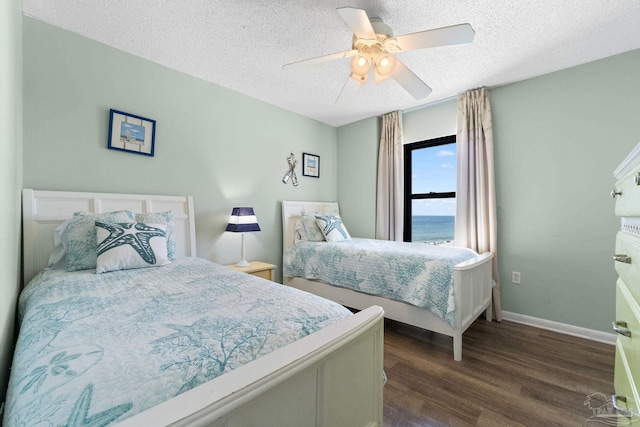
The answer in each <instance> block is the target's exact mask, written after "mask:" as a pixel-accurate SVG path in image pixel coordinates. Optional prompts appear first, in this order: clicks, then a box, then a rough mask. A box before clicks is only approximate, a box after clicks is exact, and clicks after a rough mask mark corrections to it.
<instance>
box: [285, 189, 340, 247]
mask: <svg viewBox="0 0 640 427" xmlns="http://www.w3.org/2000/svg"><path fill="white" fill-rule="evenodd" d="M303 212H304V213H320V214H331V213H333V214H339V213H340V212H339V210H338V203H336V202H292V201H290V200H283V201H282V250H283V251H284V250H286V249H288V248H290V247H291V246H293V245H294V243H295V235H296V220H297V219H299V218H300V215H302V213H303Z"/></svg>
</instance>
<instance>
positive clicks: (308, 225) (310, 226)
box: [300, 212, 325, 242]
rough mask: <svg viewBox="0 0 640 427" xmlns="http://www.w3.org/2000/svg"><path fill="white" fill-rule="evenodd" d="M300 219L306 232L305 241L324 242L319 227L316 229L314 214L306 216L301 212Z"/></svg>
mask: <svg viewBox="0 0 640 427" xmlns="http://www.w3.org/2000/svg"><path fill="white" fill-rule="evenodd" d="M300 219H301V220H302V225H303V226H304V229H305V231H306V232H307V236H306V237H307V240H309V241H311V242H324V240H325V238H324V234H322V231H321V230H320V227H318V223H317V221H316V215H315V214H306V213H304V212H303V213H302V215H301V216H300Z"/></svg>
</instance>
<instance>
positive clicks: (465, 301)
mask: <svg viewBox="0 0 640 427" xmlns="http://www.w3.org/2000/svg"><path fill="white" fill-rule="evenodd" d="M492 259H493V254H492V253H491V252H485V253H483V254H481V255H478V256H477V257H475V258H472V259H470V260H468V261H465V262H461V263H460V264H457V265H456V266H455V267H454V273H453V293H454V297H455V300H456V311H455V313H454V317H455V325H456V328H455V329H456V330H455V332H454V335H453V358H454V359H455V360H462V333H463V332H464V331H466V330H467V328H468V327H469V326H470V325H471V324H472V323H473V322H474V320H476V319H477V318H478V316H480V314H481V313H482V312H483V311H485V310H486V311H487V320H491V290H492V284H493V283H492V276H491V260H492Z"/></svg>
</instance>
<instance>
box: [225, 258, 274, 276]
mask: <svg viewBox="0 0 640 427" xmlns="http://www.w3.org/2000/svg"><path fill="white" fill-rule="evenodd" d="M227 267H229V268H233V269H234V270H238V271H241V272H243V273H247V274H251V275H252V276H256V277H261V278H263V279H267V280H271V281H273V280H274V278H275V277H274V270H275V268H276V266H275V265H273V264H269V263H266V262H262V261H251V262H250V263H249V265H248V266H246V267H240V266H237V265H235V264H229V265H227Z"/></svg>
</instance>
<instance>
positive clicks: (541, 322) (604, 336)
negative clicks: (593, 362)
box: [502, 311, 616, 345]
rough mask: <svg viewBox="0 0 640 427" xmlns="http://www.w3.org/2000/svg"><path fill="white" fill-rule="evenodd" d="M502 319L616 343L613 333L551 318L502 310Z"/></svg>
mask: <svg viewBox="0 0 640 427" xmlns="http://www.w3.org/2000/svg"><path fill="white" fill-rule="evenodd" d="M502 319H504V320H508V321H510V322H515V323H521V324H523V325H528V326H534V327H536V328H540V329H546V330H548V331H553V332H559V333H561V334H565V335H571V336H574V337H579V338H585V339H588V340H592V341H597V342H601V343H605V344H611V345H615V344H616V334H614V333H609V332H602V331H596V330H593V329H587V328H581V327H580V326H573V325H567V324H566V323H560V322H554V321H552V320H546V319H540V318H538V317H532V316H527V315H524V314H518V313H512V312H510V311H503V312H502Z"/></svg>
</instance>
